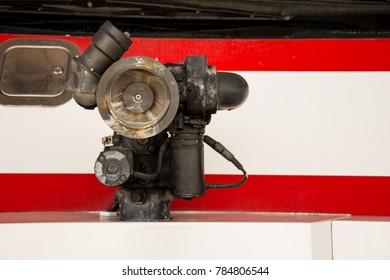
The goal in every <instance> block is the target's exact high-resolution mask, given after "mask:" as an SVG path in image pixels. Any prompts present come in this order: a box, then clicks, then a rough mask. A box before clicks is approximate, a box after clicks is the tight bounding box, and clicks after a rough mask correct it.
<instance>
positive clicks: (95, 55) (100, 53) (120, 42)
mask: <svg viewBox="0 0 390 280" xmlns="http://www.w3.org/2000/svg"><path fill="white" fill-rule="evenodd" d="M91 41H92V43H91V45H90V46H89V47H88V48H87V50H86V51H85V52H84V53H83V54H82V55H81V56H79V57H78V58H77V61H78V62H79V63H81V64H82V65H84V67H85V68H86V69H87V70H88V71H90V72H91V73H93V74H95V75H96V76H98V77H99V78H100V77H101V76H102V75H103V73H104V72H105V71H106V70H107V68H108V67H110V66H111V64H113V63H114V62H115V61H118V60H119V59H120V58H121V56H122V55H123V54H124V53H125V52H126V51H127V50H128V49H129V47H130V46H131V44H132V41H131V40H130V34H128V33H122V31H120V30H119V29H118V28H116V27H115V26H114V25H113V24H112V23H111V22H109V21H106V22H105V23H104V24H103V25H102V26H101V27H100V29H99V30H98V32H96V34H95V35H94V36H93V37H92V40H91Z"/></svg>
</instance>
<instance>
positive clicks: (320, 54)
mask: <svg viewBox="0 0 390 280" xmlns="http://www.w3.org/2000/svg"><path fill="white" fill-rule="evenodd" d="M17 37H22V38H49V39H50V38H52V39H65V40H69V41H71V42H73V43H75V44H76V45H77V46H78V47H79V48H80V49H81V50H82V51H83V50H85V49H86V48H87V46H88V45H89V44H90V39H89V38H86V37H76V36H75V37H65V36H41V35H9V34H8V35H7V34H0V42H2V41H5V40H7V39H11V38H17ZM133 41H134V43H133V45H132V46H131V48H130V50H129V51H128V52H127V53H126V54H125V56H129V55H143V56H148V57H152V58H158V60H159V61H160V62H162V63H166V62H178V61H183V60H184V59H185V57H186V55H190V54H193V55H198V54H203V55H207V57H208V61H209V64H210V65H216V66H217V69H219V70H236V71H244V70H250V71H389V70H390V53H389V49H390V39H305V40H303V39H300V40H297V39H294V40H293V39H289V40H286V39H267V40H265V39H254V40H244V39H226V40H225V39H218V40H215V39H157V38H154V39H153V38H152V39H151V38H133Z"/></svg>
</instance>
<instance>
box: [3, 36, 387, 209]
mask: <svg viewBox="0 0 390 280" xmlns="http://www.w3.org/2000/svg"><path fill="white" fill-rule="evenodd" d="M13 37H18V36H15V35H0V42H2V41H5V40H7V39H10V38H13ZM23 37H27V36H23ZM29 37H37V36H29ZM41 37H42V36H41ZM43 38H45V37H43ZM48 38H59V39H65V40H70V41H72V42H73V43H75V44H76V45H78V46H79V48H80V49H81V50H84V49H85V48H86V47H87V45H88V44H89V38H81V37H48ZM389 47H390V39H359V40H353V39H348V40H347V39H327V40H324V39H321V40H320V39H318V40H201V39H196V40H191V39H134V44H133V45H132V47H131V49H130V50H129V51H128V52H127V54H126V55H145V56H149V57H152V58H157V59H158V60H159V61H160V62H163V63H165V62H168V61H170V62H177V61H183V60H184V59H185V56H186V55H188V54H204V55H207V56H208V60H209V64H212V65H216V67H217V69H218V70H220V71H234V72H238V73H239V74H241V75H242V76H244V77H245V78H246V79H247V81H248V83H249V86H250V96H249V98H248V100H247V102H246V103H245V104H244V105H243V106H242V107H241V108H238V109H236V110H234V111H230V112H218V113H217V114H216V115H214V116H213V118H212V122H211V124H210V125H209V126H208V127H207V130H206V131H207V134H209V135H210V136H212V137H213V138H215V139H217V140H218V141H220V142H222V143H223V144H224V145H225V146H227V147H228V148H229V149H230V150H231V151H232V152H233V153H234V154H235V155H236V157H237V158H238V159H239V160H240V161H241V162H242V163H243V164H244V166H245V167H246V169H247V171H248V172H249V174H250V178H249V181H248V183H247V184H246V185H245V186H243V187H241V188H238V189H231V190H210V191H208V192H207V194H206V196H205V197H203V198H199V199H194V200H193V201H190V202H188V201H183V200H175V202H174V203H173V205H172V207H173V209H176V210H235V211H241V210H245V211H287V212H319V213H350V214H359V215H390V203H389V201H390V177H388V176H389V175H390V125H389V124H390V110H389V109H388V108H389V107H390V106H389V105H390V83H389V81H390V72H388V71H389V70H390V54H389V53H388V50H389ZM0 131H1V136H2V137H1V138H0V149H1V158H0V211H45V210H100V209H104V208H106V207H107V205H108V204H110V202H111V200H112V191H113V189H112V188H108V187H105V186H101V185H99V184H98V183H97V181H96V179H95V177H94V175H93V174H92V173H93V163H94V161H95V158H96V157H97V155H98V153H99V152H100V151H101V149H102V146H101V144H100V139H101V137H102V136H105V135H109V134H110V133H111V131H110V129H109V128H108V127H106V126H105V124H104V122H103V121H102V120H101V118H100V116H99V114H98V112H97V110H95V111H86V110H83V109H82V108H81V107H79V106H78V105H76V104H75V103H74V102H73V101H70V102H68V103H66V104H64V105H61V106H59V107H55V108H46V107H6V106H0ZM205 157H206V173H207V174H208V175H207V178H206V179H207V181H210V182H211V181H212V182H226V181H235V180H237V179H239V175H237V174H238V173H237V172H236V170H235V169H234V168H233V167H232V166H230V165H229V163H226V162H225V161H224V160H223V159H221V158H220V157H219V156H218V155H216V154H215V153H214V152H212V151H211V150H210V149H208V148H207V149H206V155H205Z"/></svg>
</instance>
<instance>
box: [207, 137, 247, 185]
mask: <svg viewBox="0 0 390 280" xmlns="http://www.w3.org/2000/svg"><path fill="white" fill-rule="evenodd" d="M203 140H204V142H205V143H206V144H207V145H209V146H210V147H211V148H213V149H214V150H215V151H216V152H217V153H219V154H220V155H222V156H223V157H224V158H226V159H227V160H228V161H230V162H231V163H233V164H234V166H235V167H237V169H239V170H241V171H242V173H243V175H244V178H242V180H241V181H239V182H236V183H231V184H207V183H206V189H224V188H235V187H239V186H241V185H243V184H244V183H245V182H246V181H247V179H248V174H247V173H246V171H245V170H244V167H243V166H242V164H241V163H240V162H239V161H238V160H237V159H236V158H235V157H234V155H233V154H232V153H231V152H230V151H229V150H228V149H226V148H225V146H223V145H222V144H221V143H219V142H217V141H215V140H214V139H213V138H211V137H210V136H207V135H205V136H204V139H203Z"/></svg>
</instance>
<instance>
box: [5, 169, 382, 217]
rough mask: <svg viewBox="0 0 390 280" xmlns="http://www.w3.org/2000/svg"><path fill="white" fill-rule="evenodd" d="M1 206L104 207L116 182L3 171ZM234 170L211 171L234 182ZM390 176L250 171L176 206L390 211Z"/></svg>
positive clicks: (13, 208)
mask: <svg viewBox="0 0 390 280" xmlns="http://www.w3.org/2000/svg"><path fill="white" fill-rule="evenodd" d="M0 178H1V182H2V183H1V188H0V211H3V212H13V211H53V210H54V211H83V210H104V209H105V208H106V207H107V206H108V205H109V204H110V203H111V202H112V199H113V190H114V189H113V188H109V187H105V186H102V185H100V184H99V183H98V182H97V180H96V178H95V176H94V175H92V174H1V175H0ZM237 179H239V176H236V175H208V176H206V180H207V181H208V182H218V183H221V182H227V181H228V182H229V181H230V182H231V181H235V180H237ZM389 197H390V177H357V176H276V175H251V176H250V177H249V180H248V182H247V183H246V184H245V186H242V187H240V188H236V189H224V190H209V191H207V193H206V195H205V196H204V197H201V198H197V199H193V200H192V201H185V200H182V199H176V200H175V201H174V202H173V203H172V209H173V210H230V211H270V212H274V211H277V212H315V213H349V214H355V215H381V216H390V204H389Z"/></svg>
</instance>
